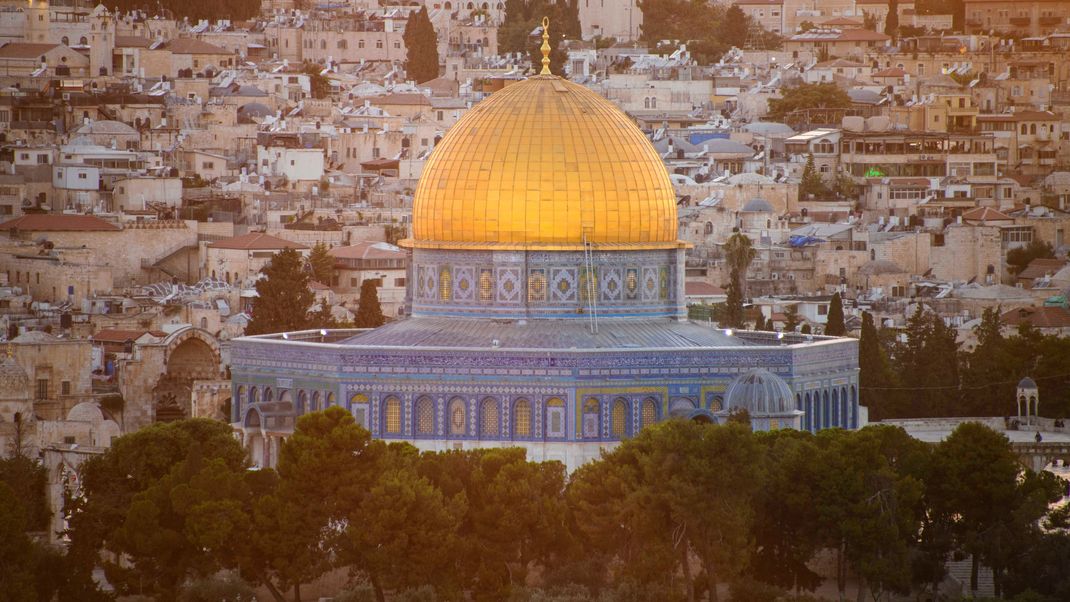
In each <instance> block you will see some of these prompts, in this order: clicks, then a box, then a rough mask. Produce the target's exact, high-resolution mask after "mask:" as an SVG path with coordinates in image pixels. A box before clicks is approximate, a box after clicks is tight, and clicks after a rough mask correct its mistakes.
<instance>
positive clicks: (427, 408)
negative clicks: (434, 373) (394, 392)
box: [416, 397, 435, 435]
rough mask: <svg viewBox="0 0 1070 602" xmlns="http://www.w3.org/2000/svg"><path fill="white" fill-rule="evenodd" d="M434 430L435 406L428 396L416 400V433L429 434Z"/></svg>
mask: <svg viewBox="0 0 1070 602" xmlns="http://www.w3.org/2000/svg"><path fill="white" fill-rule="evenodd" d="M434 432H435V406H434V403H433V402H432V401H431V398H430V397H421V398H420V399H417V400H416V434H418V435H431V434H433V433H434Z"/></svg>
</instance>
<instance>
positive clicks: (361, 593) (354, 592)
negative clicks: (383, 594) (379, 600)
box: [333, 585, 375, 602]
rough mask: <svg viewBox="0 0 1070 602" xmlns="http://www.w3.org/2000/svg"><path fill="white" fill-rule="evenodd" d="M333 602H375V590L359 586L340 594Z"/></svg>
mask: <svg viewBox="0 0 1070 602" xmlns="http://www.w3.org/2000/svg"><path fill="white" fill-rule="evenodd" d="M333 602H375V590H374V589H373V588H372V586H370V585H359V586H357V587H355V588H353V589H347V590H344V591H342V592H340V593H339V594H338V595H337V596H335V597H334V600H333Z"/></svg>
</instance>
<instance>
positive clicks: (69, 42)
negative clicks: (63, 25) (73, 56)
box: [60, 36, 71, 46]
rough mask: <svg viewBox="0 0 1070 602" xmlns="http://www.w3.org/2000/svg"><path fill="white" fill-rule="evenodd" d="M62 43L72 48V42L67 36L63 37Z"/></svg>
mask: <svg viewBox="0 0 1070 602" xmlns="http://www.w3.org/2000/svg"><path fill="white" fill-rule="evenodd" d="M60 43H62V44H63V45H64V46H70V45H71V40H70V38H68V37H67V36H63V37H62V38H60Z"/></svg>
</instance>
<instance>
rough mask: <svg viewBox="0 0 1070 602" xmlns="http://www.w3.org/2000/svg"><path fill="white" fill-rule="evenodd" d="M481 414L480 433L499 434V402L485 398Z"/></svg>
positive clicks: (485, 434) (487, 434) (486, 434)
mask: <svg viewBox="0 0 1070 602" xmlns="http://www.w3.org/2000/svg"><path fill="white" fill-rule="evenodd" d="M480 409H481V412H480V415H481V416H482V421H481V422H480V429H479V430H480V433H481V434H482V435H483V436H492V437H493V436H496V435H497V434H498V402H497V401H495V400H494V399H491V398H489V397H488V398H487V399H484V400H483V405H482V406H481V408H480Z"/></svg>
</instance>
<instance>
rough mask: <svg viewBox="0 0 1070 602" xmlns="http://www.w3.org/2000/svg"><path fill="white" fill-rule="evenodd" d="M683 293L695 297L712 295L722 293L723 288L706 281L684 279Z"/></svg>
mask: <svg viewBox="0 0 1070 602" xmlns="http://www.w3.org/2000/svg"><path fill="white" fill-rule="evenodd" d="M684 294H685V295H689V296H697V297H709V296H713V295H723V294H725V293H724V289H722V288H720V287H716V286H714V285H712V284H710V283H708V282H703V281H701V280H685V281H684Z"/></svg>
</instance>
